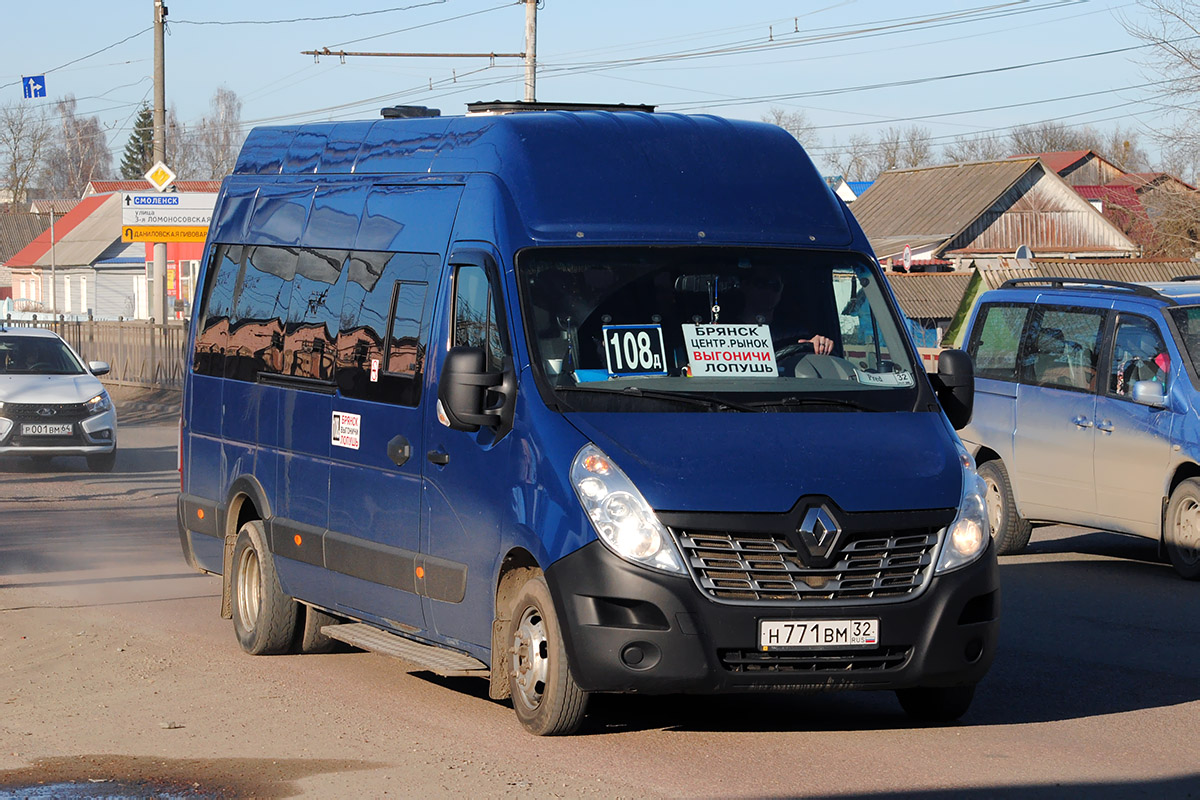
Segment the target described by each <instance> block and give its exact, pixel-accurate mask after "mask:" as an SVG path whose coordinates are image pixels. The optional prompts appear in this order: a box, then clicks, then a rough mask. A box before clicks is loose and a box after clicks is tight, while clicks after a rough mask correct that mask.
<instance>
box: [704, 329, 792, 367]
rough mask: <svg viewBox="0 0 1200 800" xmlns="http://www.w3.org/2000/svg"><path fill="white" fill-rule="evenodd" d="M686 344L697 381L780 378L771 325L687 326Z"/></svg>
mask: <svg viewBox="0 0 1200 800" xmlns="http://www.w3.org/2000/svg"><path fill="white" fill-rule="evenodd" d="M683 341H684V345H685V346H686V347H687V354H688V360H689V361H690V362H691V370H692V375H693V376H694V377H698V378H699V377H708V376H713V377H723V378H732V377H737V376H743V375H745V376H753V377H759V378H774V377H777V376H778V375H779V369H778V367H776V365H775V348H774V347H773V346H772V345H771V328H770V326H768V325H684V326H683Z"/></svg>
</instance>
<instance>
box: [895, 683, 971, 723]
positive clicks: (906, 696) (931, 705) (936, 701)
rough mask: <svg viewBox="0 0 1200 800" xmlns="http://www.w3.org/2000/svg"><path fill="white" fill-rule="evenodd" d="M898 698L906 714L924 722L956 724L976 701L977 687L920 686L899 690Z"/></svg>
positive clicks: (897, 691)
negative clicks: (972, 702) (974, 700)
mask: <svg viewBox="0 0 1200 800" xmlns="http://www.w3.org/2000/svg"><path fill="white" fill-rule="evenodd" d="M896 698H897V699H898V700H899V701H900V707H901V708H903V709H904V713H906V714H908V715H909V716H910V717H912V718H913V719H916V720H920V721H922V722H954V721H955V720H956V719H958V718H959V717H961V716H962V715H963V714H965V713H967V709H968V708H970V707H971V701H972V700H973V699H975V685H974V684H972V685H970V686H918V687H915V688H912V689H897V690H896Z"/></svg>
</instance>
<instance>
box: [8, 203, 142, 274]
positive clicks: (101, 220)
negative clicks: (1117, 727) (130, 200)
mask: <svg viewBox="0 0 1200 800" xmlns="http://www.w3.org/2000/svg"><path fill="white" fill-rule="evenodd" d="M120 238H121V196H120V195H119V194H102V195H93V196H91V197H87V198H84V199H83V200H82V201H80V203H79V205H77V206H76V207H75V208H73V209H72V210H71V211H70V212H69V213H68V214H67V215H66V216H65V217H63V218H62V219H60V220H58V221H57V222H55V223H54V239H55V244H54V263H55V264H56V265H59V266H64V267H66V266H83V265H86V264H91V263H92V262H93V261H95V260H96V258H97V257H98V256H99V255H100V254H101V253H103V252H104V250H105V248H107V247H108V246H109V245H111V244H112V243H113V242H114V241H116V240H118V239H120ZM50 261H51V258H50V231H49V229H47V230H46V231H45V232H44V233H42V234H41V235H40V236H38V237H37V238H36V239H34V240H33V241H32V242H30V243H29V244H28V245H26V246H25V247H24V248H23V249H22V250H21V251H20V252H19V253H17V254H16V255H14V256H13V257H12V259H11V260H10V261H9V262H8V265H9V266H10V267H48V266H50Z"/></svg>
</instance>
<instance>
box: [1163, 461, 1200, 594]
mask: <svg viewBox="0 0 1200 800" xmlns="http://www.w3.org/2000/svg"><path fill="white" fill-rule="evenodd" d="M1163 545H1164V546H1165V547H1166V550H1167V557H1168V558H1170V559H1171V566H1173V567H1175V571H1176V572H1178V573H1179V574H1180V575H1181V576H1183V577H1184V578H1187V579H1188V580H1189V581H1194V580H1198V579H1200V480H1197V479H1196V478H1188V479H1187V480H1186V481H1184V482H1183V483H1181V484H1179V485H1178V486H1176V487H1175V491H1173V492H1171V502H1170V503H1168V504H1167V517H1166V519H1165V520H1163Z"/></svg>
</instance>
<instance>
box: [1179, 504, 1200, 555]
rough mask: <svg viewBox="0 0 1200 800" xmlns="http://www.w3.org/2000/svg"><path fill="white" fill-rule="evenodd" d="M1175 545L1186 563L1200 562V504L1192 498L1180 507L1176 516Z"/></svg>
mask: <svg viewBox="0 0 1200 800" xmlns="http://www.w3.org/2000/svg"><path fill="white" fill-rule="evenodd" d="M1173 538H1174V542H1173V544H1174V545H1175V549H1176V550H1177V551H1178V553H1179V555H1180V557H1181V558H1182V559H1183V560H1184V562H1185V563H1187V564H1189V565H1191V564H1195V563H1196V562H1197V561H1200V504H1198V503H1197V502H1196V501H1195V500H1193V499H1191V498H1190V497H1189V498H1187V499H1185V500H1184V501H1183V502H1182V503H1181V504H1180V505H1179V511H1178V512H1177V513H1176V514H1175V536H1174V537H1173Z"/></svg>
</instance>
